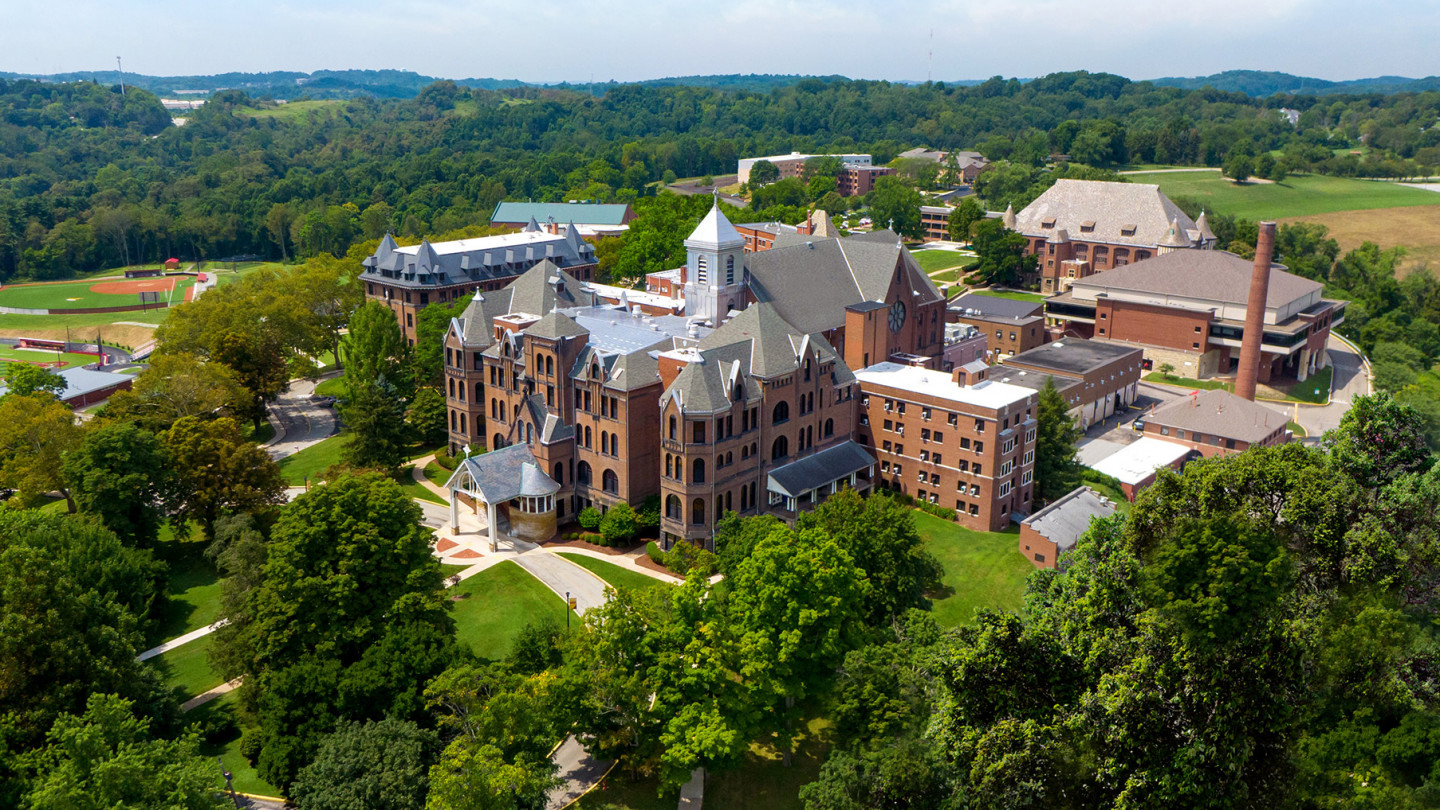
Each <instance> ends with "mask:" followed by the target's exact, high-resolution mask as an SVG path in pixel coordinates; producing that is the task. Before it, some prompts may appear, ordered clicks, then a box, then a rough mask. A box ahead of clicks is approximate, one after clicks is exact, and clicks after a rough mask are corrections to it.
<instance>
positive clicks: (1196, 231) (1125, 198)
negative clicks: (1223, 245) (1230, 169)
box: [1002, 179, 1215, 294]
mask: <svg viewBox="0 0 1440 810" xmlns="http://www.w3.org/2000/svg"><path fill="white" fill-rule="evenodd" d="M1002 219H1003V220H1004V223H1005V226H1006V227H1007V228H1009V229H1010V230H1012V231H1015V232H1016V233H1019V234H1022V235H1024V237H1025V238H1026V239H1027V240H1028V244H1027V245H1026V248H1025V251H1026V253H1028V254H1031V255H1034V256H1036V257H1037V258H1038V268H1037V271H1036V272H1037V274H1038V278H1035V279H1026V281H1027V282H1029V281H1038V282H1039V283H1040V290H1041V292H1044V293H1047V294H1048V293H1055V292H1063V291H1064V290H1065V289H1067V288H1068V287H1069V285H1070V284H1072V283H1074V281H1075V279H1081V278H1085V277H1087V276H1089V275H1092V274H1094V273H1099V272H1103V271H1105V270H1110V269H1112V268H1115V267H1124V266H1125V265H1128V264H1131V263H1134V262H1139V261H1143V260H1145V259H1149V258H1152V257H1154V256H1158V255H1160V254H1163V253H1169V252H1171V251H1175V250H1187V249H1199V250H1209V249H1211V248H1213V247H1214V246H1215V234H1214V233H1211V231H1210V226H1209V224H1208V223H1207V221H1206V217H1205V215H1204V213H1201V215H1200V219H1199V221H1198V222H1197V221H1193V220H1191V219H1190V217H1189V216H1187V215H1186V214H1185V212H1184V211H1181V210H1180V208H1179V206H1177V205H1175V203H1173V202H1171V201H1170V198H1169V197H1166V196H1165V195H1164V193H1162V192H1161V191H1160V187H1159V186H1155V185H1147V184H1143V183H1111V182H1103V181H1099V180H1066V179H1062V180H1057V181H1055V185H1053V186H1051V187H1050V188H1049V189H1047V190H1046V191H1045V193H1043V194H1041V195H1040V196H1039V197H1036V198H1035V201H1034V202H1032V203H1030V204H1029V205H1027V206H1025V208H1024V209H1022V210H1021V211H1020V212H1019V213H1015V212H1014V210H1013V209H1010V208H1007V209H1006V210H1005V213H1004V214H1003V215H1002Z"/></svg>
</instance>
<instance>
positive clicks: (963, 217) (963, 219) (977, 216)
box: [945, 196, 985, 242]
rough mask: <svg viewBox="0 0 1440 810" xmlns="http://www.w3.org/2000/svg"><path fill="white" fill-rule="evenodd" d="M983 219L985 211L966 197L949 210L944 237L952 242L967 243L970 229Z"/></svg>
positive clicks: (973, 200)
mask: <svg viewBox="0 0 1440 810" xmlns="http://www.w3.org/2000/svg"><path fill="white" fill-rule="evenodd" d="M984 218H985V209H983V208H981V207H980V203H979V202H977V201H976V199H975V198H974V197H973V196H972V197H966V198H964V199H962V200H961V201H960V204H959V205H956V206H955V208H954V209H953V210H951V212H950V217H949V219H948V220H947V222H946V224H945V235H946V236H948V237H950V241H952V242H969V241H970V229H971V227H973V226H974V225H975V223H976V222H979V221H980V220H982V219H984Z"/></svg>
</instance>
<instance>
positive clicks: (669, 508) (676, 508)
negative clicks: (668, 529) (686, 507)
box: [665, 495, 685, 520]
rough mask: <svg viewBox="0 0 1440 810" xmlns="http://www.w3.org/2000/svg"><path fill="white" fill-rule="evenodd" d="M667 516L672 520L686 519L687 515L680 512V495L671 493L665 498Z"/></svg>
mask: <svg viewBox="0 0 1440 810" xmlns="http://www.w3.org/2000/svg"><path fill="white" fill-rule="evenodd" d="M665 517H667V518H670V519H671V520H684V517H685V516H684V515H681V514H680V496H679V495H671V496H670V497H668V498H666V499H665Z"/></svg>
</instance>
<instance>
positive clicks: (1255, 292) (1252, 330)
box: [1235, 222, 1275, 402]
mask: <svg viewBox="0 0 1440 810" xmlns="http://www.w3.org/2000/svg"><path fill="white" fill-rule="evenodd" d="M1274 255H1275V223H1273V222H1262V223H1260V238H1259V240H1257V241H1256V242H1255V268H1254V269H1253V270H1251V271H1250V297H1249V298H1248V299H1246V302H1245V335H1244V338H1243V339H1242V340H1241V342H1240V368H1239V370H1238V371H1237V372H1236V375H1235V394H1236V395H1237V396H1240V397H1244V398H1245V399H1248V400H1250V401H1251V402H1254V401H1255V384H1256V383H1257V382H1258V381H1259V379H1260V341H1261V339H1262V338H1263V337H1264V332H1265V299H1266V298H1267V297H1268V296H1269V294H1270V263H1271V260H1272V259H1273V257H1274Z"/></svg>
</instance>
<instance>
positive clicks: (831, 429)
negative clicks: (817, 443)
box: [825, 419, 835, 439]
mask: <svg viewBox="0 0 1440 810" xmlns="http://www.w3.org/2000/svg"><path fill="white" fill-rule="evenodd" d="M834 435H835V420H834V419H826V420H825V438H827V439H828V438H830V437H831V436H834Z"/></svg>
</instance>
